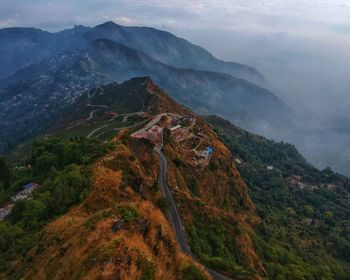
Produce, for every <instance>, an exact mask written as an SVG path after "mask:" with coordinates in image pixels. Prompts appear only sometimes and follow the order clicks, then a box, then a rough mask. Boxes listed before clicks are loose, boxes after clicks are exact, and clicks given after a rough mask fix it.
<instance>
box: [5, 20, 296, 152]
mask: <svg viewBox="0 0 350 280" xmlns="http://www.w3.org/2000/svg"><path fill="white" fill-rule="evenodd" d="M0 41H1V46H0V63H1V65H4V67H2V68H1V70H0V78H1V79H0V97H1V101H0V124H1V127H3V128H4V129H3V130H2V131H1V132H0V138H1V143H0V153H1V152H5V151H7V150H9V149H11V148H12V147H14V146H15V145H17V144H18V143H19V142H21V141H23V140H25V139H28V138H30V137H31V136H34V135H36V134H37V133H39V132H40V131H42V129H43V128H44V127H45V126H47V125H48V124H49V123H50V122H51V121H52V120H54V119H55V117H56V116H57V114H58V113H59V112H61V110H62V109H63V108H65V106H67V104H69V103H72V102H73V101H74V100H75V99H76V98H77V97H78V96H79V95H80V94H81V93H82V92H83V91H84V90H86V89H87V88H91V87H94V86H99V85H102V84H106V83H111V82H118V83H119V82H122V81H124V80H127V79H130V78H132V77H135V76H149V77H151V78H152V79H153V80H154V81H156V82H157V83H158V84H159V85H160V86H162V87H163V88H164V89H165V90H167V91H168V92H169V94H170V95H171V96H173V97H174V98H175V99H176V100H177V101H179V102H180V103H182V104H184V105H186V106H188V107H190V108H191V109H193V110H195V111H197V112H199V113H215V114H220V115H223V116H225V117H227V118H228V119H230V120H231V121H234V122H236V123H237V124H239V125H241V126H243V127H245V128H247V129H250V130H253V131H260V130H259V129H260V128H261V127H266V126H267V127H273V128H280V127H285V126H287V125H286V124H290V122H291V121H290V111H289V109H288V107H287V106H286V105H285V104H284V103H283V102H281V101H280V100H279V99H278V98H277V97H276V96H275V95H274V94H273V93H272V92H270V91H268V90H266V89H264V88H262V87H260V86H258V85H256V84H254V83H258V84H260V85H262V84H264V83H265V82H264V78H263V76H262V75H261V74H260V73H259V72H258V71H257V70H255V69H254V68H252V67H249V66H246V65H242V64H238V63H232V62H224V61H222V60H219V59H217V58H215V57H214V56H213V55H211V54H210V53H209V52H208V51H206V50H204V49H203V48H201V47H198V46H195V45H193V44H191V43H190V42H188V41H186V40H184V39H181V38H178V37H176V36H174V35H172V34H170V33H168V32H164V31H160V30H157V29H154V28H147V27H124V26H120V25H117V24H115V23H113V22H106V23H104V24H102V25H99V26H96V27H94V28H88V27H82V26H79V27H75V28H73V29H68V30H64V31H61V32H58V33H49V32H45V31H42V30H39V29H33V28H8V29H2V30H0Z"/></svg>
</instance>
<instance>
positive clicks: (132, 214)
mask: <svg viewBox="0 0 350 280" xmlns="http://www.w3.org/2000/svg"><path fill="white" fill-rule="evenodd" d="M137 216H138V213H137V212H136V210H135V209H133V208H125V209H123V211H122V218H123V219H124V220H126V221H127V222H132V221H134V220H135V219H136V218H137Z"/></svg>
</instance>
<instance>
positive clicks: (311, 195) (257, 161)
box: [208, 117, 350, 280]
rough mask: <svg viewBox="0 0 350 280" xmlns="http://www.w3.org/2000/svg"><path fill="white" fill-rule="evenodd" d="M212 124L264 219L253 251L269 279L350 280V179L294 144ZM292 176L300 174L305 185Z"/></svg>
mask: <svg viewBox="0 0 350 280" xmlns="http://www.w3.org/2000/svg"><path fill="white" fill-rule="evenodd" d="M208 121H209V122H210V123H211V124H212V125H213V126H214V128H215V131H216V132H217V134H218V136H219V137H220V139H221V140H222V141H223V142H224V143H225V144H226V145H227V147H228V148H229V149H230V150H231V152H232V154H233V157H236V158H239V159H240V160H241V162H242V163H241V164H238V165H237V167H238V169H239V171H240V173H241V175H242V177H243V178H244V180H245V182H246V183H247V185H248V189H249V194H250V197H251V198H252V199H253V201H254V203H255V205H256V207H257V213H258V215H259V216H260V217H261V218H262V222H261V223H260V225H259V226H258V227H257V228H256V235H255V236H254V242H255V247H256V250H257V253H258V254H259V255H260V257H261V258H262V260H263V262H264V265H265V267H266V268H267V270H268V273H269V277H270V279H337V280H338V279H344V280H345V279H349V277H350V253H349V252H350V180H349V179H348V178H346V177H344V176H341V175H339V174H336V173H334V172H332V170H331V169H330V168H326V169H325V170H322V171H319V170H317V169H316V168H314V167H313V166H311V165H310V164H308V163H307V162H306V161H305V159H304V158H303V157H302V156H301V155H300V154H299V153H298V151H297V150H296V149H295V147H293V146H292V145H290V144H286V143H277V142H274V141H271V140H267V139H265V138H263V137H260V136H257V135H253V134H251V133H248V132H245V131H243V130H241V129H238V128H237V127H235V126H233V125H231V124H230V123H228V122H227V121H224V120H222V119H221V118H218V117H209V118H208ZM269 165H273V167H274V168H273V170H269V169H268V168H267V166H269ZM291 176H300V177H299V178H300V181H301V183H302V187H300V186H298V185H297V184H295V183H293V182H291V179H290V178H291ZM329 184H331V185H332V186H335V187H334V188H329V187H327V186H328V185H329Z"/></svg>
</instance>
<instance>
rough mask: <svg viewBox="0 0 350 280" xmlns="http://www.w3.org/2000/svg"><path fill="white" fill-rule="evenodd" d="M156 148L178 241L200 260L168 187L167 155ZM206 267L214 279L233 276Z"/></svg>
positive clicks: (161, 181)
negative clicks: (187, 236)
mask: <svg viewBox="0 0 350 280" xmlns="http://www.w3.org/2000/svg"><path fill="white" fill-rule="evenodd" d="M154 150H155V152H156V153H157V155H158V157H159V161H160V164H159V177H158V183H159V186H160V188H161V190H162V193H163V195H164V197H166V198H167V199H168V200H169V202H170V220H171V223H172V225H173V228H174V230H175V234H176V239H177V242H178V243H179V245H180V248H181V250H182V251H183V252H184V253H185V254H187V255H190V256H192V258H193V259H195V260H196V261H197V262H199V260H198V258H197V257H196V256H195V255H193V254H192V252H191V249H190V247H189V246H188V244H187V240H186V236H185V229H184V226H183V224H182V221H181V218H180V215H179V213H178V211H177V207H176V205H175V201H174V199H173V196H172V194H171V192H170V189H169V187H168V183H167V160H166V157H165V156H164V154H163V153H162V151H161V147H155V148H154ZM204 267H205V269H206V270H207V271H208V273H209V274H210V275H211V277H212V278H213V279H214V280H231V278H228V277H226V276H224V275H222V274H220V273H218V272H216V271H214V270H211V269H210V268H208V267H206V266H204Z"/></svg>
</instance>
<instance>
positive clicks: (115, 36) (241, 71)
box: [85, 21, 264, 84]
mask: <svg viewBox="0 0 350 280" xmlns="http://www.w3.org/2000/svg"><path fill="white" fill-rule="evenodd" d="M85 36H86V38H88V39H89V40H92V41H94V40H96V39H109V40H112V41H115V42H118V43H121V44H123V45H125V46H128V47H130V48H133V49H137V50H139V51H142V52H144V53H145V54H146V55H148V56H150V57H152V58H153V59H155V60H158V61H160V62H163V63H165V64H168V65H171V66H175V67H179V68H191V69H197V70H207V71H217V72H223V73H228V74H231V75H233V76H234V77H237V78H242V79H246V80H249V81H252V82H255V83H258V84H264V78H263V76H262V75H261V74H260V73H259V72H258V71H257V70H256V69H254V68H253V67H249V66H247V65H243V64H239V63H234V62H225V61H222V60H219V59H217V58H215V57H214V56H213V55H212V54H211V53H209V52H208V51H207V50H205V49H203V48H201V47H199V46H196V45H193V44H191V43H190V42H188V41H186V40H184V39H182V38H179V37H176V36H174V35H173V34H171V33H169V32H165V31H162V30H158V29H155V28H149V27H133V26H132V27H128V26H121V25H118V24H116V23H114V22H111V21H109V22H106V23H103V24H101V25H98V26H96V27H94V28H92V29H90V30H89V31H88V32H87V33H86V35H85Z"/></svg>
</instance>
